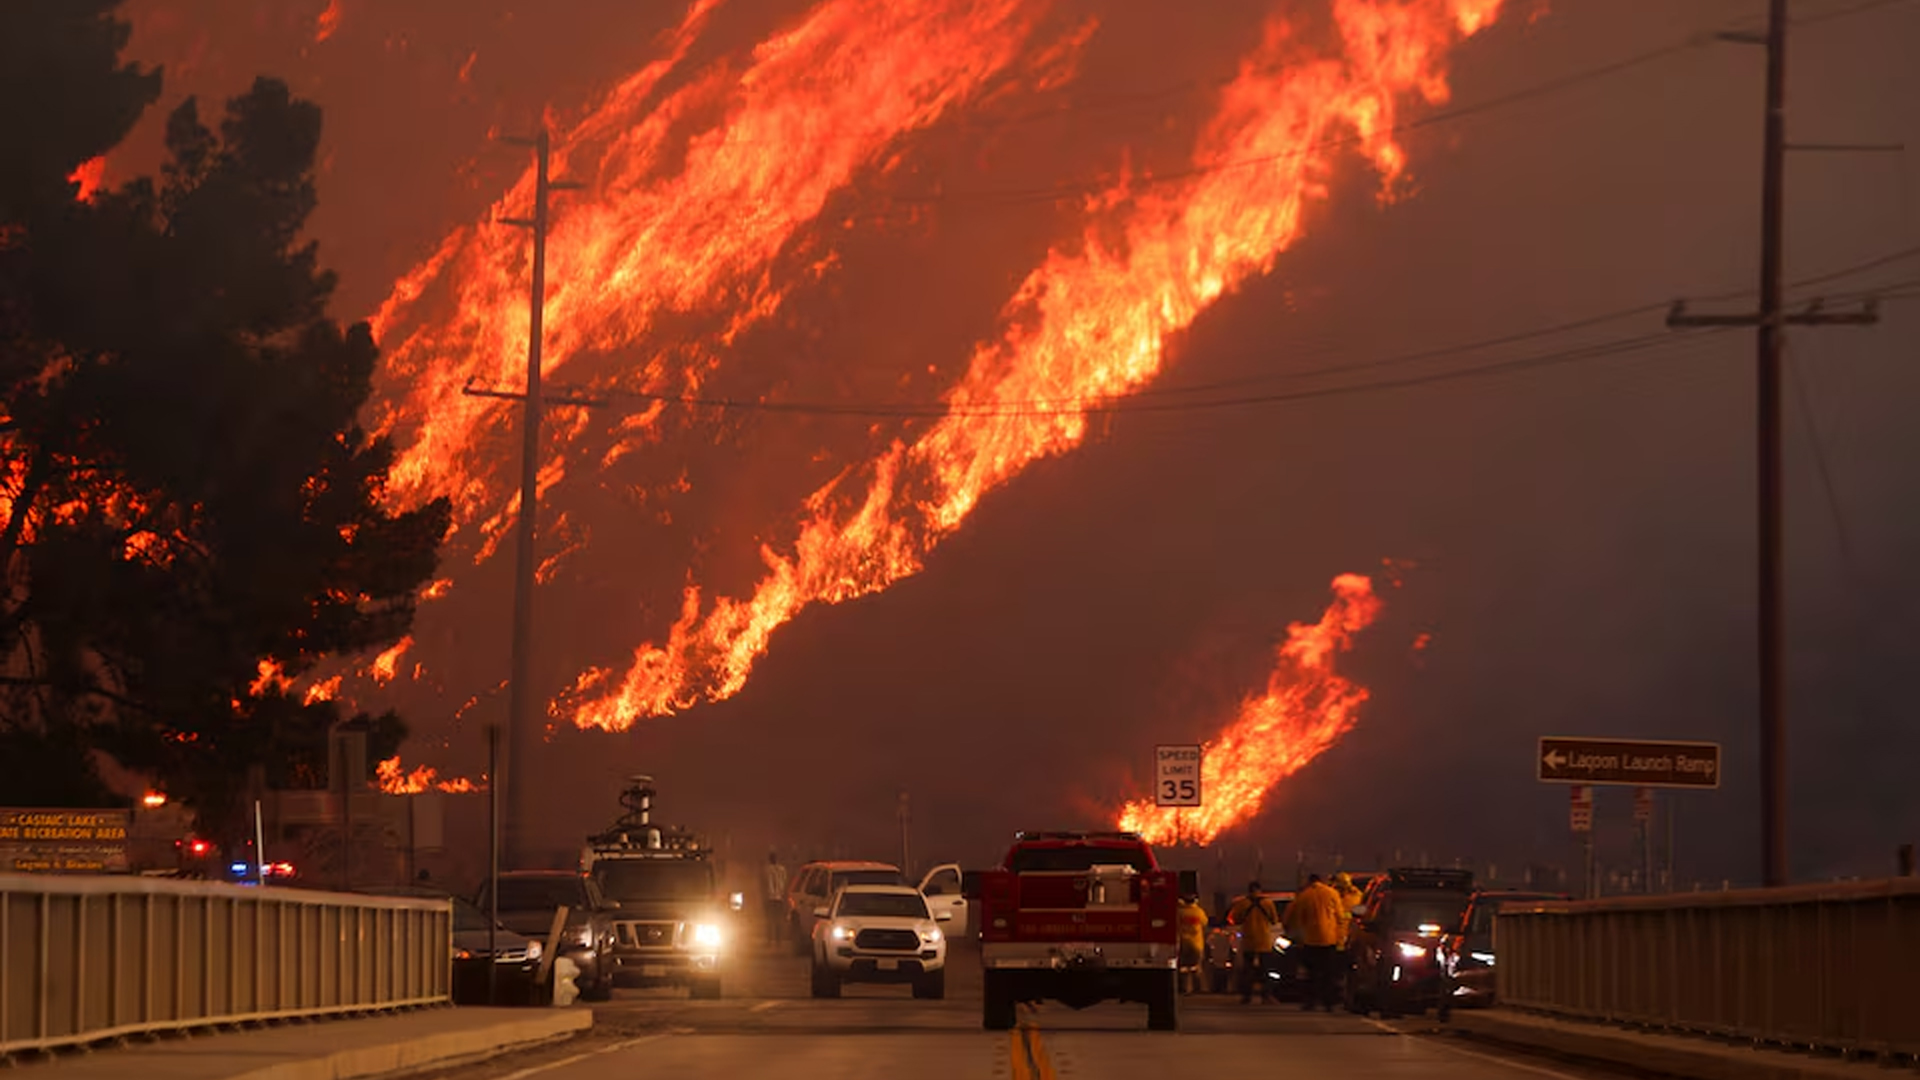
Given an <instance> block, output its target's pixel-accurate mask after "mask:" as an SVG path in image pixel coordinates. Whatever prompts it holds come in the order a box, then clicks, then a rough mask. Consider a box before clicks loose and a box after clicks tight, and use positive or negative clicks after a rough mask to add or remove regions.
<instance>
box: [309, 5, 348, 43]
mask: <svg viewBox="0 0 1920 1080" xmlns="http://www.w3.org/2000/svg"><path fill="white" fill-rule="evenodd" d="M340 15H341V11H340V0H327V8H326V10H325V11H322V12H321V13H320V16H319V17H318V18H316V19H314V20H313V40H314V42H315V43H316V44H318V43H319V42H322V41H325V40H327V39H328V38H330V37H332V36H333V35H334V33H335V32H336V31H338V30H339V29H340Z"/></svg>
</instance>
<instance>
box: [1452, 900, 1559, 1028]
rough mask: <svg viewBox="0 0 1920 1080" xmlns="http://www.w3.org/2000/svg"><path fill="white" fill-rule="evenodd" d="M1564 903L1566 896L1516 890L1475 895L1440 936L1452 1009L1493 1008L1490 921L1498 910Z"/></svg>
mask: <svg viewBox="0 0 1920 1080" xmlns="http://www.w3.org/2000/svg"><path fill="white" fill-rule="evenodd" d="M1566 899H1568V897H1567V894H1565V893H1551V892H1524V891H1521V890H1518V889H1482V890H1481V891H1479V892H1477V893H1474V894H1473V899H1472V900H1471V901H1469V902H1468V904H1467V910H1466V913H1465V914H1463V915H1462V916H1461V917H1460V921H1459V922H1458V923H1456V924H1454V926H1453V927H1451V928H1450V929H1449V930H1448V932H1447V933H1446V934H1444V935H1442V936H1441V938H1440V944H1439V946H1438V954H1439V959H1440V969H1441V970H1442V971H1444V972H1445V973H1446V975H1447V981H1448V982H1449V983H1450V984H1451V989H1450V990H1448V995H1449V996H1450V997H1451V999H1452V1000H1451V1001H1450V1002H1449V1004H1450V1005H1451V1006H1452V1007H1454V1008H1484V1007H1486V1006H1488V1005H1492V1004H1493V1001H1494V986H1493V983H1494V978H1493V976H1494V952H1493V946H1494V941H1493V920H1494V917H1495V916H1496V915H1498V914H1499V913H1500V911H1501V910H1503V909H1506V908H1510V907H1526V906H1529V905H1532V904H1539V903H1547V902H1551V901H1558V900H1566Z"/></svg>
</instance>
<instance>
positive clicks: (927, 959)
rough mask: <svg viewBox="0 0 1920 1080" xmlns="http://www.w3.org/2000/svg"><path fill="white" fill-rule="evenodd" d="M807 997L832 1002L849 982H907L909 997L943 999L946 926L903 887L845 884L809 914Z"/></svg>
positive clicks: (944, 919)
mask: <svg viewBox="0 0 1920 1080" xmlns="http://www.w3.org/2000/svg"><path fill="white" fill-rule="evenodd" d="M814 914H815V915H816V916H818V919H817V921H816V922H815V923H814V926H813V944H812V949H813V996H814V997H817V998H836V997H839V996H840V987H841V986H842V985H843V984H845V983H850V982H868V983H911V984H913V996H914V997H917V998H929V999H939V998H944V997H946V996H947V940H946V934H945V932H944V931H942V930H941V924H942V923H947V922H951V921H952V919H953V917H952V916H951V915H949V914H947V913H946V912H944V911H943V912H941V913H939V914H938V915H936V914H934V912H933V911H932V910H930V909H929V908H928V907H927V898H926V897H925V896H923V895H921V893H920V891H919V890H918V889H915V888H912V887H911V886H906V885H848V886H846V887H845V888H843V889H841V890H840V891H839V892H837V893H835V894H834V897H833V902H832V904H830V905H827V906H823V907H821V908H819V909H818V910H816V911H815V912H814Z"/></svg>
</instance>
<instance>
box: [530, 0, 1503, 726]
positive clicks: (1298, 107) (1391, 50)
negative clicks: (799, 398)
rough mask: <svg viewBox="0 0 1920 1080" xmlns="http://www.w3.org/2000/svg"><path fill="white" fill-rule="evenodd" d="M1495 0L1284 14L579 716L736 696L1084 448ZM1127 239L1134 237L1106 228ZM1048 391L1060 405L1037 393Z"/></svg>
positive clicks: (695, 592)
mask: <svg viewBox="0 0 1920 1080" xmlns="http://www.w3.org/2000/svg"><path fill="white" fill-rule="evenodd" d="M1499 8H1500V0H1335V2H1334V5H1333V12H1334V16H1335V20H1336V22H1337V24H1338V27H1339V30H1340V42H1341V45H1342V48H1341V51H1340V54H1339V55H1335V56H1313V55H1310V54H1308V53H1307V52H1306V48H1305V46H1303V45H1301V44H1300V43H1299V42H1298V41H1297V40H1296V39H1294V38H1293V37H1292V36H1291V35H1290V33H1289V31H1288V27H1287V25H1286V23H1285V22H1284V21H1283V20H1280V19H1277V18H1276V19H1275V20H1273V21H1272V23H1271V24H1270V25H1269V29H1268V33H1267V35H1266V39H1265V42H1264V43H1263V44H1262V46H1261V47H1260V48H1259V49H1257V50H1256V51H1255V52H1254V53H1253V54H1252V55H1250V56H1249V57H1247V58H1246V60H1245V61H1244V63H1243V65H1242V67H1241V71H1240V74H1239V76H1238V77H1237V78H1236V79H1235V80H1234V81H1233V82H1232V83H1231V84H1230V85H1229V86H1228V87H1227V88H1226V89H1225V90H1224V91H1223V93H1222V95H1221V99H1220V102H1219V107H1218V109H1217V112H1216V114H1215V116H1214V117H1213V119H1212V120H1211V122H1210V123H1209V124H1208V125H1207V127H1206V128H1205V130H1204V131H1203V133H1202V134H1201V137H1200V139H1199V142H1198V145H1197V146H1196V148H1195V151H1194V155H1193V163H1194V168H1193V169H1192V170H1191V172H1190V173H1189V174H1183V175H1182V177H1180V178H1179V179H1178V180H1177V182H1173V183H1167V184H1163V185H1159V186H1156V187H1154V188H1151V189H1149V190H1147V191H1145V192H1141V193H1134V192H1133V191H1131V190H1130V188H1129V185H1128V184H1126V183H1125V182H1122V183H1120V184H1118V185H1116V186H1115V187H1114V189H1113V190H1112V191H1110V192H1108V193H1106V194H1105V195H1104V196H1102V197H1100V198H1097V199H1094V200H1090V202H1089V205H1090V206H1091V207H1093V208H1094V210H1093V211H1092V212H1093V213H1094V214H1095V220H1094V221H1093V222H1092V223H1091V224H1090V225H1089V226H1088V228H1087V230H1086V233H1085V236H1084V239H1083V243H1082V246H1081V250H1080V251H1078V252H1077V253H1071V254H1070V253H1066V252H1062V251H1059V250H1056V251H1054V252H1052V253H1050V254H1049V256H1048V258H1047V259H1046V261H1045V262H1044V263H1043V264H1042V265H1041V266H1040V267H1039V268H1038V269H1036V270H1035V271H1034V272H1033V273H1032V274H1031V275H1030V276H1029V277H1028V278H1027V280H1026V282H1025V283H1024V284H1023V285H1022V286H1021V288H1020V289H1019V291H1018V292H1017V293H1016V294H1015V296H1014V298H1013V300H1012V302H1011V303H1010V304H1009V305H1008V306H1007V308H1006V309H1005V311H1004V312H1003V319H1002V321H1003V324H1004V326H1005V327H1006V329H1005V331H1004V336H1002V337H1001V338H1000V339H999V340H996V341H991V342H986V343H983V344H981V345H980V346H979V347H977V348H976V350H975V352H974V354H973V357H972V362H971V367H970V369H969V371H968V373H967V375H966V376H965V377H964V379H963V380H962V381H961V383H960V385H959V386H957V387H956V388H955V389H954V390H952V391H951V392H950V393H949V394H948V396H947V401H948V404H949V412H948V415H947V416H946V417H945V418H943V419H942V420H941V421H940V422H938V423H937V424H935V425H934V426H933V427H932V428H930V429H928V431H927V432H926V433H925V434H924V435H922V436H921V437H920V438H919V439H917V440H916V441H914V442H912V443H905V442H901V441H896V442H895V443H894V444H893V446H892V447H891V448H890V449H888V450H887V451H886V452H884V453H883V454H881V455H880V456H878V457H877V458H876V459H875V460H874V461H872V462H871V463H869V465H868V466H867V468H866V470H865V473H864V476H865V480H866V490H865V491H864V492H863V493H857V494H854V495H851V496H847V495H843V494H842V493H841V491H840V487H841V485H842V484H843V483H844V482H846V481H847V480H848V474H843V475H842V476H841V477H840V478H837V479H836V480H835V481H834V482H832V483H830V484H828V485H827V486H826V487H823V488H821V489H820V490H819V491H817V492H815V493H814V494H813V496H812V497H811V498H809V499H808V500H807V502H806V505H805V507H804V518H803V520H802V522H801V525H800V529H799V535H798V537H797V538H796V539H795V540H794V542H793V544H792V546H791V548H790V549H788V550H786V551H778V550H775V549H774V548H772V547H771V546H763V548H762V553H761V554H762V558H763V560H764V561H765V563H766V565H767V573H766V575H765V576H764V577H763V578H762V579H761V580H760V582H759V584H758V585H757V587H756V588H755V590H754V592H753V594H752V595H751V596H750V597H748V598H746V599H732V598H720V599H717V600H715V601H713V602H712V604H711V606H708V605H707V604H705V603H704V602H703V596H702V592H701V590H700V589H699V587H698V586H697V585H695V586H689V587H688V589H687V590H686V593H685V595H684V598H683V602H682V607H681V615H680V618H679V620H678V621H677V622H675V624H674V626H673V628H672V629H671V631H670V632H669V634H668V637H667V641H666V643H665V644H664V645H652V644H648V645H643V646H641V647H640V648H639V649H637V650H636V651H635V653H634V656H633V660H632V663H631V664H630V666H629V667H628V668H627V670H626V672H625V673H624V674H621V675H617V676H616V674H615V673H614V672H612V671H610V670H606V669H596V670H590V671H588V672H586V673H585V674H583V675H581V676H580V678H579V679H578V680H577V681H576V682H575V684H574V686H573V688H572V690H571V691H570V692H569V693H568V694H567V695H565V696H563V698H562V699H561V700H560V701H558V702H555V704H554V706H553V708H554V711H555V712H557V713H563V712H565V711H567V710H571V711H572V718H573V721H574V722H575V723H576V724H577V725H579V726H581V727H598V728H604V729H607V730H624V729H626V728H628V727H630V726H631V725H632V724H633V723H634V722H635V721H636V720H638V719H640V718H641V717H645V716H659V715H664V714H667V713H672V712H675V711H678V710H681V709H685V708H688V707H691V706H692V705H694V704H695V703H697V702H699V701H701V700H719V699H722V698H726V697H729V696H731V695H733V694H735V693H737V692H739V690H740V689H741V688H742V687H743V686H744V685H745V684H746V681H747V677H748V675H749V674H750V672H751V670H752V668H753V664H754V662H755V661H756V660H757V659H758V658H759V657H760V656H761V655H762V654H763V653H764V652H765V651H766V648H767V642H768V639H769V637H770V636H771V635H772V633H773V632H774V630H776V629H777V628H778V627H780V626H781V625H782V624H784V623H785V622H787V620H789V619H791V618H793V617H794V616H795V615H796V614H797V613H799V612H800V611H801V610H802V609H803V608H805V607H807V606H808V605H809V604H814V603H829V604H831V603H839V602H841V601H845V600H851V599H854V598H856V597H860V596H864V595H867V594H869V593H873V592H876V591H878V590H881V589H884V588H886V587H887V586H888V585H890V584H892V583H893V582H895V581H898V580H900V579H901V578H903V577H906V576H908V575H911V574H913V573H915V572H917V571H918V570H919V569H920V566H921V559H922V557H923V556H924V555H925V553H926V552H928V551H929V550H931V549H932V548H933V547H934V546H935V545H936V544H938V543H939V542H940V541H941V540H942V539H944V538H945V537H946V536H948V535H949V534H951V533H952V532H953V531H954V530H956V529H958V528H959V527H960V525H961V523H962V522H963V521H964V520H965V519H966V517H967V515H968V514H969V513H970V512H971V511H972V510H973V508H974V506H975V505H977V504H978V502H979V500H980V499H981V498H982V497H983V496H984V495H985V494H986V493H987V492H988V491H991V490H992V489H993V488H995V487H998V486H999V485H1001V484H1004V483H1006V482H1007V481H1008V480H1010V479H1012V478H1013V477H1014V476H1016V475H1018V474H1019V473H1020V472H1021V471H1022V470H1024V469H1025V468H1026V467H1027V466H1029V465H1031V464H1032V463H1034V462H1036V461H1039V460H1041V459H1043V458H1046V457H1050V456H1053V455H1056V454H1061V453H1065V452H1067V451H1069V450H1071V449H1073V448H1074V447H1076V446H1078V445H1079V444H1080V443H1081V441H1082V440H1083V439H1085V437H1086V433H1087V415H1086V412H1085V411H1084V410H1085V409H1086V408H1088V407H1091V406H1094V405H1098V404H1100V403H1102V402H1104V401H1108V400H1111V399H1113V398H1115V397H1119V396H1124V395H1126V394H1128V393H1131V392H1133V391H1135V390H1137V389H1139V388H1140V387H1142V386H1143V385H1145V384H1146V383H1147V382H1148V381H1150V380H1151V379H1152V378H1154V376H1156V375H1157V374H1158V373H1159V372H1160V369H1161V367H1162V366H1163V364H1164V361H1165V359H1166V349H1167V343H1168V340H1169V338H1170V337H1172V336H1173V335H1174V334H1176V333H1178V332H1180V331H1182V330H1184V329H1185V328H1186V327H1188V326H1189V325H1191V324H1192V322H1193V320H1194V319H1195V318H1197V317H1198V316H1199V314H1200V313H1201V312H1203V311H1205V310H1206V309H1207V308H1208V307H1209V306H1211V305H1212V304H1213V303H1214V302H1215V301H1216V300H1218V299H1219V298H1220V297H1221V296H1223V295H1225V294H1226V293H1227V292H1228V291H1230V290H1232V289H1233V288H1235V287H1237V286H1239V285H1240V284H1242V283H1244V282H1246V281H1247V280H1248V279H1250V278H1253V277H1256V276H1258V275H1261V274H1264V273H1266V272H1267V271H1268V270H1270V269H1271V268H1272V266H1273V263H1274V260H1275V259H1276V258H1277V257H1278V255H1279V254H1280V253H1281V252H1282V251H1284V250H1286V249H1287V248H1288V247H1290V246H1291V245H1292V244H1293V243H1294V241H1295V240H1296V239H1298V237H1299V236H1300V233H1301V230H1302V226H1303V218H1304V214H1305V210H1306V207H1307V204H1308V203H1309V201H1318V200H1324V199H1325V198H1326V197H1327V191H1326V186H1325V184H1326V177H1327V176H1328V175H1329V172H1330V157H1331V147H1332V145H1333V144H1334V142H1335V141H1336V140H1338V139H1339V138H1340V137H1341V136H1343V135H1346V134H1347V133H1351V135H1352V141H1353V142H1355V143H1356V144H1357V146H1358V149H1359V150H1360V152H1361V153H1362V154H1363V155H1364V156H1365V157H1366V158H1367V160H1368V161H1370V162H1371V163H1372V164H1373V166H1374V167H1375V168H1376V169H1377V170H1378V171H1379V172H1380V174H1381V175H1382V177H1383V179H1384V181H1385V182H1386V183H1387V184H1389V185H1390V184H1391V183H1392V182H1393V181H1394V180H1395V179H1396V178H1398V177H1399V176H1400V175H1401V174H1402V172H1403V170H1404V168H1405V154H1404V152H1403V151H1402V150H1401V148H1400V146H1399V145H1398V144H1397V143H1396V142H1395V141H1394V138H1393V132H1394V125H1395V123H1396V121H1397V117H1398V115H1399V106H1400V102H1401V100H1402V99H1403V98H1405V97H1407V96H1408V95H1412V94H1418V95H1419V96H1420V97H1422V98H1424V99H1425V100H1426V101H1427V102H1429V103H1435V104H1437V103H1439V102H1442V101H1444V100H1445V98H1446V96H1447V83H1446V80H1445V75H1444V67H1443V62H1444V59H1445V55H1446V52H1447V50H1448V48H1449V47H1451V46H1452V44H1453V43H1454V42H1455V41H1457V40H1458V39H1460V38H1461V37H1463V36H1466V35H1470V34H1472V33H1474V32H1476V31H1478V30H1480V29H1482V28H1483V27H1485V26H1486V25H1488V24H1489V23H1490V22H1491V21H1492V20H1493V19H1494V18H1495V17H1496V16H1497V14H1498V12H1499ZM1114 236H1119V237H1122V238H1123V241H1122V242H1120V243H1115V242H1113V240H1112V239H1111V238H1112V237H1114ZM1034 402H1051V403H1059V404H1058V405H1057V406H1053V407H1050V408H1043V409H1035V408H1034V407H1033V405H1032V403H1034Z"/></svg>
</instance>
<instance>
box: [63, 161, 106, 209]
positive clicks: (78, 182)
mask: <svg viewBox="0 0 1920 1080" xmlns="http://www.w3.org/2000/svg"><path fill="white" fill-rule="evenodd" d="M106 182H107V159H106V158H104V157H95V158H88V159H87V160H85V161H83V162H81V163H80V167H79V168H77V169H75V170H73V172H72V173H71V174H70V175H69V176H68V177H67V183H69V184H73V185H74V186H75V187H77V188H79V190H78V191H77V192H75V193H74V196H73V197H74V198H75V199H77V200H78V201H80V202H92V201H93V197H94V196H95V195H98V194H99V193H100V189H101V187H103V186H104V185H105V184H106Z"/></svg>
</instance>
